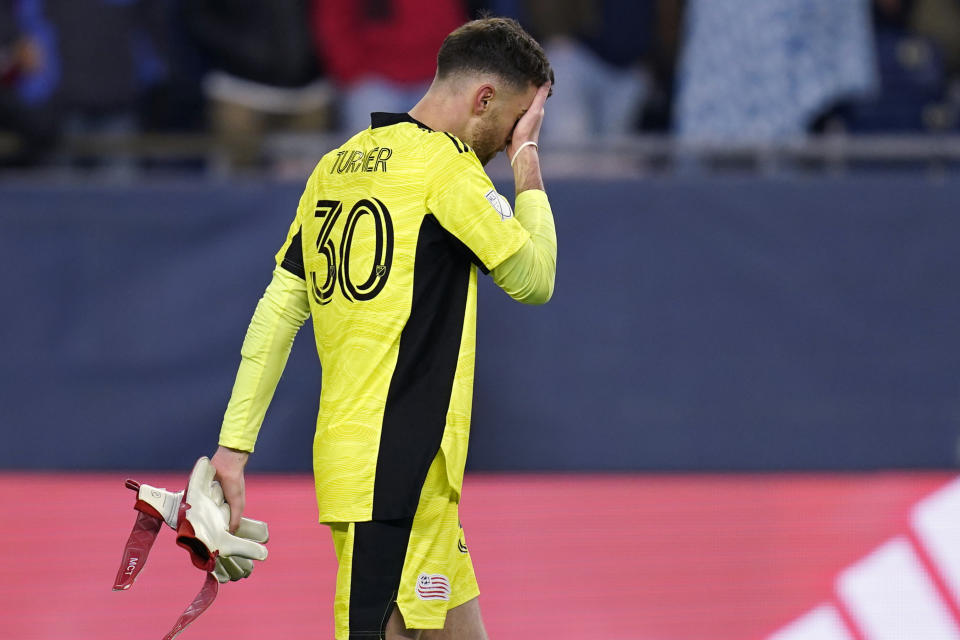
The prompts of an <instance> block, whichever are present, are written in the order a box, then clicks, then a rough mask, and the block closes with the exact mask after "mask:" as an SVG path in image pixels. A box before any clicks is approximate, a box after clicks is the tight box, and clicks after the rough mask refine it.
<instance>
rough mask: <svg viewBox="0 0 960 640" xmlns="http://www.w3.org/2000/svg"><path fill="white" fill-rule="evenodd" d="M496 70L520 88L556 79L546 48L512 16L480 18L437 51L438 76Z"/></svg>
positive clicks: (496, 72)
mask: <svg viewBox="0 0 960 640" xmlns="http://www.w3.org/2000/svg"><path fill="white" fill-rule="evenodd" d="M464 71H467V72H478V73H493V74H496V75H498V76H500V77H501V78H503V79H504V80H505V81H507V82H508V83H509V84H511V85H513V86H514V87H516V88H518V89H524V88H526V87H527V86H528V85H531V84H532V85H533V86H535V87H539V86H541V85H543V84H544V83H545V82H547V81H548V80H549V81H550V82H551V83H552V82H553V69H551V68H550V62H549V61H548V60H547V55H546V54H545V53H544V52H543V47H541V46H540V44H539V43H538V42H537V41H536V40H534V39H533V37H532V36H531V35H530V34H529V33H527V32H526V31H524V29H523V27H521V26H520V23H519V22H517V21H516V20H512V19H510V18H480V19H479V20H472V21H470V22H468V23H466V24H464V25H462V26H460V27H458V28H457V29H456V30H454V31H453V32H452V33H451V34H450V35H448V36H447V37H446V38H445V39H444V41H443V44H442V45H441V46H440V52H439V53H438V54H437V77H438V78H440V79H441V80H442V79H443V78H446V77H447V76H449V75H450V74H452V73H457V72H464Z"/></svg>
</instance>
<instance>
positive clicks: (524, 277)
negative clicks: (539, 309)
mask: <svg viewBox="0 0 960 640" xmlns="http://www.w3.org/2000/svg"><path fill="white" fill-rule="evenodd" d="M514 215H515V216H516V218H517V221H518V222H519V223H520V224H521V225H522V226H523V227H524V228H525V229H526V230H527V231H528V232H529V233H530V239H529V240H527V242H526V243H525V244H524V245H523V246H522V247H521V248H520V250H519V251H517V252H516V253H514V254H513V255H512V256H510V257H509V258H507V259H506V260H504V261H503V262H502V263H500V264H499V265H498V266H497V267H496V268H495V269H493V270H492V271H491V272H490V273H491V274H492V275H493V281H494V282H496V283H497V286H499V287H500V288H501V289H503V290H504V291H506V292H507V294H509V295H510V297H511V298H513V299H514V300H518V301H520V302H523V303H525V304H544V303H545V302H547V301H548V300H550V298H551V296H553V285H554V279H555V277H556V272H557V232H556V230H555V228H554V223H553V212H552V211H551V210H550V202H549V200H547V194H546V193H544V192H543V191H540V190H539V189H529V190H527V191H523V192H521V193H519V194H517V198H516V202H515V204H514Z"/></svg>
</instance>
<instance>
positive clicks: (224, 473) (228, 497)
mask: <svg viewBox="0 0 960 640" xmlns="http://www.w3.org/2000/svg"><path fill="white" fill-rule="evenodd" d="M249 457H250V454H249V453H248V452H246V451H239V450H237V449H230V448H228V447H224V446H221V447H219V448H218V449H217V452H216V453H214V454H213V457H212V458H211V459H210V464H212V465H213V468H214V469H215V470H216V475H215V476H214V477H215V479H216V480H217V481H219V482H220V487H221V489H223V499H224V502H226V503H227V505H228V506H229V507H230V524H229V530H230V533H236V532H237V528H238V527H239V526H240V517H241V516H242V515H243V510H244V508H245V507H246V490H245V488H244V480H243V468H244V467H245V466H246V464H247V459H248V458H249Z"/></svg>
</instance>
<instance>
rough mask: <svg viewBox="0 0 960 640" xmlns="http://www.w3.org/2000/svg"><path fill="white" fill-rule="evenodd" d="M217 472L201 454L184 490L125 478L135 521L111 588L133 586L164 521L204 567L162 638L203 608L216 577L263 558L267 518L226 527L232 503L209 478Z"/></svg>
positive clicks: (232, 576) (226, 577)
mask: <svg viewBox="0 0 960 640" xmlns="http://www.w3.org/2000/svg"><path fill="white" fill-rule="evenodd" d="M215 474H216V471H215V469H214V468H213V465H211V464H210V460H209V459H207V458H200V459H199V460H197V463H196V464H195V465H194V467H193V471H192V472H191V474H190V479H189V481H188V483H187V488H186V490H185V491H178V492H172V491H167V490H166V489H162V488H159V487H153V486H150V485H148V484H140V483H138V482H136V481H134V480H127V482H126V486H127V487H128V488H130V489H133V490H135V491H136V492H137V502H136V504H135V505H134V509H136V510H137V521H136V523H135V524H134V527H133V531H132V532H131V533H130V538H129V539H128V540H127V545H126V547H125V549H124V554H123V561H122V562H121V565H120V569H119V571H117V577H116V580H115V581H114V585H113V589H114V591H121V590H126V589H129V588H130V587H131V586H133V583H134V581H135V580H136V578H137V575H139V573H140V571H141V570H142V569H143V566H144V563H145V562H146V559H147V555H148V554H149V552H150V548H151V547H152V546H153V543H154V541H155V540H156V537H157V534H158V533H159V531H160V528H161V526H162V523H164V522H166V523H167V525H168V526H170V528H172V529H174V530H175V531H176V532H177V544H178V545H179V546H181V547H183V548H184V549H186V550H187V551H188V552H189V553H190V560H191V562H193V565H194V566H195V567H197V568H198V569H201V570H203V571H206V572H207V577H206V579H205V582H204V585H203V588H202V589H201V590H200V593H198V594H197V597H196V598H195V599H194V601H193V602H192V603H191V604H190V606H189V607H187V609H186V611H184V613H183V615H181V616H180V619H179V620H178V621H177V624H176V625H174V627H173V629H172V630H171V631H170V633H168V634H167V635H166V636H165V637H164V640H172V639H173V638H174V637H176V636H177V635H178V634H179V633H180V632H181V631H183V629H185V628H186V626H187V625H189V624H190V623H191V622H193V621H194V620H196V619H197V617H199V616H200V614H201V613H203V612H204V611H206V609H207V608H208V607H209V606H210V605H211V604H212V603H213V600H214V599H215V598H216V596H217V591H218V584H219V583H221V582H228V581H231V580H240V579H242V578H246V577H248V576H249V575H250V573H251V572H252V571H253V561H254V560H261V561H262V560H266V558H267V548H266V547H265V546H263V543H265V542H267V540H268V539H269V533H268V530H267V524H266V523H265V522H261V521H260V520H253V519H250V518H241V519H240V526H239V527H238V529H237V531H236V532H235V533H230V531H229V529H228V525H229V522H230V507H229V505H227V504H226V503H225V502H224V499H223V490H222V489H221V487H220V483H219V482H217V481H215V480H214V479H213V478H214V475H215Z"/></svg>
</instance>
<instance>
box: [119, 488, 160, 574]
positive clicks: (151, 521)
mask: <svg viewBox="0 0 960 640" xmlns="http://www.w3.org/2000/svg"><path fill="white" fill-rule="evenodd" d="M126 486H127V488H128V489H133V490H134V491H139V490H140V483H139V482H136V481H135V480H127V482H126ZM139 506H140V505H139V503H138V505H137V507H139ZM162 526H163V518H161V517H160V516H159V515H154V514H151V513H147V512H146V511H141V510H139V509H138V510H137V521H136V522H135V523H134V525H133V531H131V532H130V537H129V538H128V539H127V546H126V547H124V550H123V560H122V561H121V562H120V569H118V570H117V577H116V579H115V580H114V582H113V590H114V591H126V590H127V589H129V588H130V587H132V586H133V582H134V580H136V579H137V576H138V575H139V574H140V571H142V570H143V565H145V564H146V562H147V555H149V553H150V548H151V547H153V543H154V541H155V540H156V539H157V534H158V533H160V527H162Z"/></svg>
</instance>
